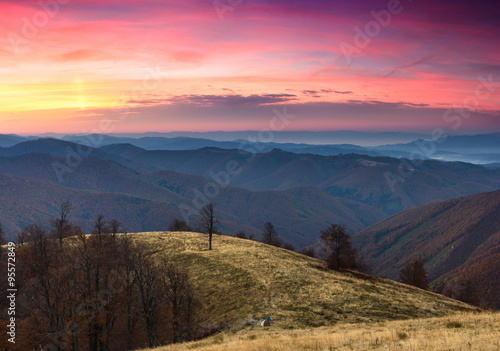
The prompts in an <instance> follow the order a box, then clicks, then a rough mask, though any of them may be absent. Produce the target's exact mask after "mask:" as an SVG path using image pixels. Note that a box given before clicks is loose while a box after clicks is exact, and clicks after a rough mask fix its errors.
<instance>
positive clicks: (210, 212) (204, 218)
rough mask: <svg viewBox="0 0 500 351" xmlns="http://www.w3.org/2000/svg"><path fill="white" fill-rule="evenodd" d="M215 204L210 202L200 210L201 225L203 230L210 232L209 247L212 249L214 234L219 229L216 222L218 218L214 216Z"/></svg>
mask: <svg viewBox="0 0 500 351" xmlns="http://www.w3.org/2000/svg"><path fill="white" fill-rule="evenodd" d="M214 210H215V204H214V203H213V202H210V203H208V204H206V205H205V206H203V207H202V209H201V211H200V215H201V218H200V224H199V225H200V227H201V229H202V230H203V232H205V233H208V249H209V250H212V234H213V233H214V232H215V231H216V230H217V228H216V227H215V223H217V219H216V218H215V216H214Z"/></svg>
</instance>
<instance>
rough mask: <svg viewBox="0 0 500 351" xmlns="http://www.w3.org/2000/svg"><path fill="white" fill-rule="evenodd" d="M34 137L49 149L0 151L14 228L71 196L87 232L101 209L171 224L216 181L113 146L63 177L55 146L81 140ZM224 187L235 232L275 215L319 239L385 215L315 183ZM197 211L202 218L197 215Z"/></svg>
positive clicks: (282, 230)
mask: <svg viewBox="0 0 500 351" xmlns="http://www.w3.org/2000/svg"><path fill="white" fill-rule="evenodd" d="M28 145H30V146H36V145H38V146H36V147H35V148H34V149H35V150H44V151H45V152H46V153H43V154H41V153H20V154H19V155H16V156H4V157H0V172H2V176H3V179H2V187H3V189H4V191H2V193H1V194H0V198H1V201H3V202H2V203H3V205H2V206H5V207H3V208H2V211H1V212H0V213H1V216H0V223H2V224H3V225H4V228H5V229H6V230H7V232H8V233H9V234H10V235H11V236H12V235H14V234H15V233H16V232H17V231H18V230H19V229H20V227H22V226H23V225H26V224H28V223H29V222H31V221H46V220H47V219H49V218H50V217H51V216H54V215H56V214H57V209H58V206H59V205H60V204H61V203H63V202H64V201H67V200H70V201H71V202H73V203H75V204H76V206H75V209H74V211H73V216H74V219H75V222H76V223H77V224H79V225H82V226H83V228H84V230H86V231H87V232H88V231H90V229H91V225H92V222H93V220H94V219H95V218H96V216H97V215H98V214H99V213H103V214H104V215H105V216H106V217H107V218H108V219H111V218H113V217H116V218H117V219H119V220H120V221H122V222H123V223H124V225H125V227H126V228H127V229H128V230H130V231H143V230H164V229H166V228H167V227H168V225H169V224H170V222H171V221H172V220H173V219H174V218H183V214H182V212H181V209H182V208H183V207H182V206H185V207H186V208H190V209H192V210H193V212H196V211H195V210H196V206H195V205H194V204H193V200H195V199H196V196H198V194H199V193H203V192H204V189H205V187H206V186H207V185H208V186H210V184H211V185H214V184H215V183H214V182H213V181H212V180H210V179H208V178H205V177H201V176H193V175H186V174H181V173H177V172H172V171H158V172H153V173H141V172H139V171H137V170H134V169H131V168H128V167H126V166H124V165H122V164H119V163H117V162H116V160H118V161H123V159H122V158H117V159H116V160H110V157H109V154H107V153H105V152H103V151H100V150H96V152H95V155H94V153H92V155H93V156H97V157H87V158H84V159H82V161H81V163H79V164H78V166H77V167H75V168H74V169H72V170H71V171H70V172H67V173H64V174H63V177H62V179H61V178H60V177H59V176H58V175H57V173H56V172H55V171H54V165H55V164H59V165H63V166H67V163H66V157H65V156H62V157H61V156H54V154H64V152H65V150H66V149H67V148H68V147H70V148H72V149H73V148H75V144H72V143H68V142H63V141H56V142H54V141H53V140H49V139H42V140H39V141H37V142H35V143H33V142H29V144H28ZM20 150H27V149H26V148H25V146H22V145H20V146H17V147H13V148H10V149H8V150H5V149H4V150H2V151H3V153H4V154H15V153H18V152H19V151H20ZM99 156H100V157H104V158H103V159H101V158H98V157H99ZM125 163H127V164H129V163H132V164H134V161H129V160H127V161H126V162H125ZM60 180H61V181H60ZM217 189H218V190H217V191H218V195H217V197H216V199H215V200H214V201H215V202H216V203H217V215H218V217H220V219H221V223H220V229H221V230H223V231H224V232H229V233H233V234H234V233H236V232H237V231H239V230H245V231H246V232H247V233H248V234H249V235H254V236H256V237H259V236H260V233H261V230H262V226H263V223H264V222H265V221H267V220H271V221H272V222H273V223H274V224H275V226H276V228H277V230H278V232H279V234H280V235H281V236H282V237H283V239H284V240H286V241H288V242H293V243H294V244H295V245H298V246H304V245H308V244H311V243H313V242H314V241H315V240H316V238H315V236H316V234H317V233H319V231H320V230H321V229H323V228H324V227H325V226H327V225H328V224H329V223H330V221H332V220H333V221H342V222H344V223H346V224H347V225H348V226H349V228H351V229H352V230H360V229H362V228H364V227H366V226H367V225H370V224H373V223H375V222H377V221H379V220H381V219H382V218H384V217H385V214H384V213H383V212H382V211H380V210H378V209H376V208H373V207H371V206H369V205H366V204H363V203H360V202H357V201H351V200H347V199H341V198H336V197H334V196H331V195H329V194H327V193H326V192H324V191H322V190H320V189H316V188H312V187H309V188H308V187H298V188H295V189H289V190H287V191H281V192H280V191H262V192H252V191H249V190H245V189H240V188H236V187H231V186H228V187H218V188H217ZM188 212H189V211H188ZM189 214H191V213H190V212H189ZM189 219H190V220H191V224H192V225H194V226H195V225H196V220H197V218H196V216H195V215H193V216H190V217H189Z"/></svg>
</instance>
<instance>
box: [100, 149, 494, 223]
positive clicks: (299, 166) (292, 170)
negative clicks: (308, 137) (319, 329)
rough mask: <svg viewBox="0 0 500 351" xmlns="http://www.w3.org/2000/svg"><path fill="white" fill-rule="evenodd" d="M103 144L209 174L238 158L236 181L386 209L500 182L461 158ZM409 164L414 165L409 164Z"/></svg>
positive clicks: (154, 163)
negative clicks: (309, 190)
mask: <svg viewBox="0 0 500 351" xmlns="http://www.w3.org/2000/svg"><path fill="white" fill-rule="evenodd" d="M100 150H102V151H105V152H107V153H111V154H115V155H117V156H120V157H122V158H124V159H128V160H133V161H136V162H142V163H145V164H147V165H149V166H151V167H156V168H162V169H168V170H173V171H177V172H181V173H186V174H195V175H202V176H208V177H210V175H214V174H218V173H220V172H222V171H224V170H225V168H226V166H227V165H228V164H230V163H232V162H234V163H235V164H237V165H238V167H239V169H241V171H240V172H239V173H238V174H236V175H234V176H233V177H232V178H231V185H234V186H238V187H242V188H245V189H248V190H253V191H264V190H285V189H291V188H294V187H298V186H314V187H317V188H319V189H322V190H324V191H326V192H327V193H329V194H331V195H333V196H337V197H341V198H346V199H349V200H352V201H359V202H362V203H365V204H367V205H370V206H373V207H376V208H378V209H380V210H382V211H384V212H385V213H386V214H394V213H397V212H399V211H402V210H404V209H408V208H411V207H414V206H419V205H423V204H425V203H428V202H430V201H434V200H439V199H451V198H454V197H459V196H464V195H470V194H475V193H478V192H484V191H489V190H495V189H499V188H500V170H498V169H487V168H485V167H481V166H476V165H472V164H466V163H458V162H454V163H444V162H439V161H433V160H427V161H423V162H422V163H421V164H419V165H418V166H415V167H413V166H411V164H410V163H408V161H406V162H407V163H405V162H404V161H401V160H398V159H394V158H389V157H370V156H364V155H358V154H349V155H338V156H330V157H326V156H320V155H312V154H295V153H291V152H284V151H281V150H273V151H271V152H267V153H259V154H250V153H246V152H244V151H241V150H223V149H218V148H203V149H199V150H186V151H147V150H144V149H140V148H137V147H135V146H132V145H129V144H118V145H109V146H104V147H102V148H100ZM405 165H406V166H405ZM408 165H410V166H409V167H410V169H405V167H408ZM402 175H403V176H404V177H402ZM391 184H392V186H391Z"/></svg>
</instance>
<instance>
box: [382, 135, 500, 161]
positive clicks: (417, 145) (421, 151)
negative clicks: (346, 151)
mask: <svg viewBox="0 0 500 351" xmlns="http://www.w3.org/2000/svg"><path fill="white" fill-rule="evenodd" d="M373 150H377V151H379V152H382V153H387V154H389V155H390V156H397V155H398V153H399V154H403V155H405V154H406V155H408V154H411V153H413V154H416V155H419V156H422V157H424V158H433V159H438V160H443V161H462V162H471V163H476V164H487V163H493V162H500V133H491V134H481V135H460V136H448V137H446V138H442V139H438V140H436V141H435V142H433V141H429V140H425V139H419V140H415V141H412V142H410V143H406V144H388V145H382V146H376V147H374V148H373Z"/></svg>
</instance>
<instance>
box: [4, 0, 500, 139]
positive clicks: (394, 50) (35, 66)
mask: <svg viewBox="0 0 500 351" xmlns="http://www.w3.org/2000/svg"><path fill="white" fill-rule="evenodd" d="M0 14H1V16H2V20H1V21H0V125H1V129H0V133H2V134H6V133H16V134H40V133H46V132H55V133H88V132H102V133H120V132H124V133H130V132H170V131H200V132H203V131H237V130H267V129H279V130H290V131H299V130H308V131H336V130H360V131H373V132H378V131H409V132H420V133H432V131H435V130H436V128H441V129H442V130H444V131H445V132H446V133H450V134H471V133H482V132H491V131H495V132H498V131H500V45H498V44H499V43H500V4H498V3H497V0H495V1H493V0H485V1H469V0H468V1H456V0H443V1H437V0H432V1H428V0H401V1H399V0H389V1H359V0H350V1H341V0H329V1H313V0H309V1H307V0H303V1H299V0H215V1H214V0H194V1H178V0H176V1H173V0H161V1H159V0H158V1H157V0H151V1H150V0H145V1H138V0H128V1H127V0H120V1H118V0H110V1H104V0H99V1H97V0H40V1H38V0H36V1H32V0H16V1H13V0H12V1H1V0H0ZM277 111H279V112H277ZM284 111H286V112H284ZM283 113H287V114H289V115H293V118H290V119H285V120H279V122H280V123H276V116H279V115H283Z"/></svg>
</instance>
